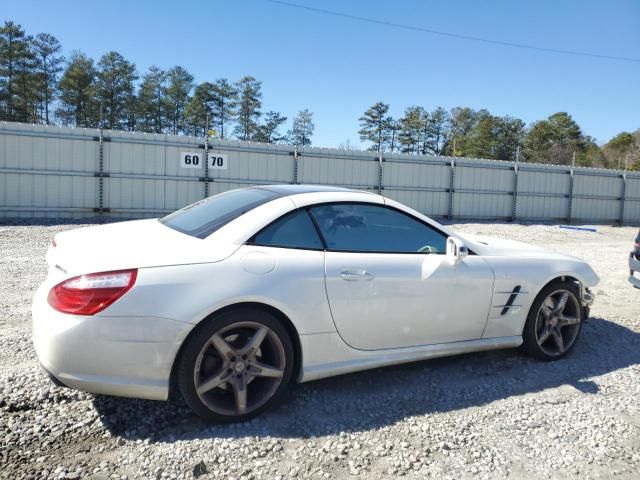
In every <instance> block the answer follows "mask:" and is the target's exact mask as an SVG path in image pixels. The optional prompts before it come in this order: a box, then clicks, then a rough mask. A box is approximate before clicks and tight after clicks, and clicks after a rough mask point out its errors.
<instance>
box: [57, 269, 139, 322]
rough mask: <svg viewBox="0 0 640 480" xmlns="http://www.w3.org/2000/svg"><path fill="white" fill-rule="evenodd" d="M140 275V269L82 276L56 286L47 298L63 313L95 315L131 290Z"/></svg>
mask: <svg viewBox="0 0 640 480" xmlns="http://www.w3.org/2000/svg"><path fill="white" fill-rule="evenodd" d="M137 276H138V270H137V269H131V270H119V271H116V272H101V273H90V274H88V275H80V276H78V277H73V278H70V279H68V280H65V281H64V282H62V283H59V284H58V285H56V286H55V287H53V288H52V289H51V291H50V292H49V297H48V298H47V301H48V302H49V305H51V306H52V307H53V308H55V309H56V310H58V311H59V312H63V313H72V314H74V315H94V314H96V313H98V312H101V311H102V310H104V309H105V308H107V307H108V306H109V305H111V304H112V303H113V302H115V301H116V300H118V299H119V298H120V297H122V296H123V295H124V294H125V293H127V292H128V291H129V290H130V289H131V287H133V285H134V284H135V283H136V277H137Z"/></svg>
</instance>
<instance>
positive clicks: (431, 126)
mask: <svg viewBox="0 0 640 480" xmlns="http://www.w3.org/2000/svg"><path fill="white" fill-rule="evenodd" d="M447 122H448V115H447V112H446V110H445V109H444V108H442V107H438V108H436V109H435V110H434V111H433V112H430V113H429V115H428V118H427V122H426V129H425V138H424V139H423V151H424V152H423V153H426V154H431V155H442V154H443V153H444V145H445V142H446V137H447Z"/></svg>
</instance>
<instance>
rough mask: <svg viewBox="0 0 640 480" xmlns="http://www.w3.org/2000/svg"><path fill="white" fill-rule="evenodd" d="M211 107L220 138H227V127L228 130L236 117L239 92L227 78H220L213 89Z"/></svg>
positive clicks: (214, 124)
mask: <svg viewBox="0 0 640 480" xmlns="http://www.w3.org/2000/svg"><path fill="white" fill-rule="evenodd" d="M258 90H259V85H258ZM210 106H211V113H212V115H213V126H214V127H215V128H216V129H217V131H218V134H219V135H220V138H225V127H227V130H228V129H229V124H230V123H231V121H233V119H234V118H235V117H236V109H237V108H238V90H237V89H236V88H235V87H234V86H233V85H231V84H230V83H229V81H228V80H227V79H226V78H219V79H218V80H216V82H215V83H214V84H213V87H212V89H211V101H210ZM258 108H259V107H258Z"/></svg>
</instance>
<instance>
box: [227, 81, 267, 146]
mask: <svg viewBox="0 0 640 480" xmlns="http://www.w3.org/2000/svg"><path fill="white" fill-rule="evenodd" d="M261 86H262V82H259V81H258V80H256V79H255V78H253V77H250V76H247V77H244V78H242V79H240V80H239V81H238V82H237V83H236V88H237V90H238V94H239V101H238V118H237V120H238V125H237V126H236V128H235V129H234V134H235V135H236V136H237V137H238V138H239V139H240V140H254V139H255V138H256V136H257V134H258V131H259V127H258V121H259V119H260V116H261V112H260V108H261V107H262V92H261Z"/></svg>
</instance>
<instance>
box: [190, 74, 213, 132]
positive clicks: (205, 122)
mask: <svg viewBox="0 0 640 480" xmlns="http://www.w3.org/2000/svg"><path fill="white" fill-rule="evenodd" d="M211 98H213V84H212V83H209V82H204V83H201V84H199V85H198V86H196V88H195V90H194V92H193V96H192V97H191V98H190V99H189V102H188V103H187V106H186V107H185V109H184V116H185V124H186V127H187V131H188V132H189V134H191V135H195V136H200V135H202V136H203V137H204V136H205V135H206V133H207V131H208V130H209V127H210V125H211V118H212V116H213V115H212V111H211V106H210V102H211Z"/></svg>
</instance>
